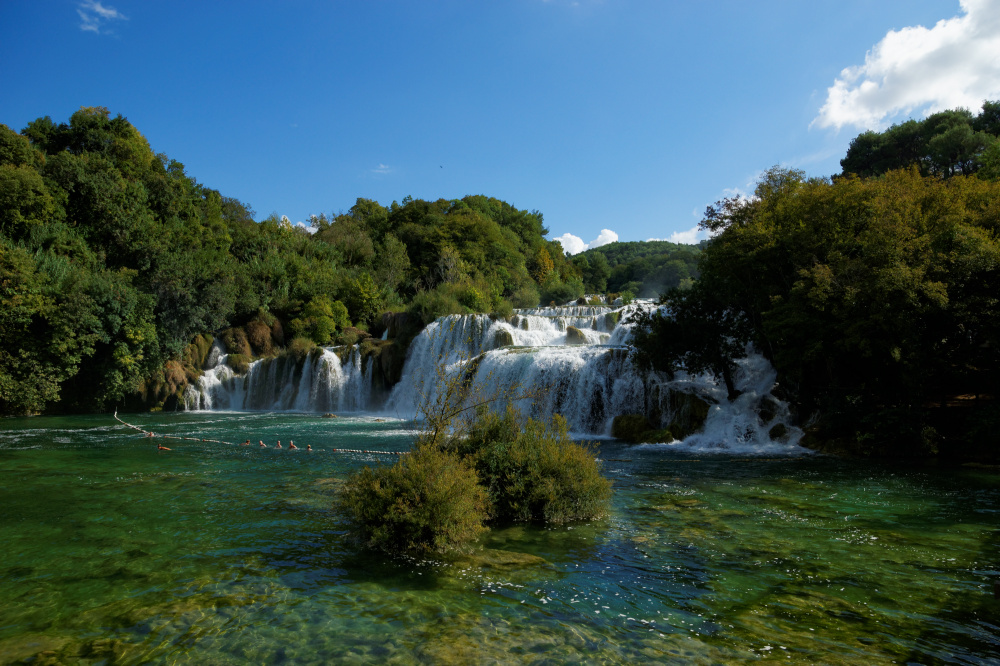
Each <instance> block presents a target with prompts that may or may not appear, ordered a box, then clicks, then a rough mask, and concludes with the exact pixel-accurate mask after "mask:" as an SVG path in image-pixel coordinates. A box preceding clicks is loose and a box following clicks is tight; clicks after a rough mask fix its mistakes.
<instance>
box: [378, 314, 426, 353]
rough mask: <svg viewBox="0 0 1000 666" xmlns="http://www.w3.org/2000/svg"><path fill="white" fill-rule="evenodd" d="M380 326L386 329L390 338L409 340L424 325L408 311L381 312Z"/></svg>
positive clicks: (407, 342)
mask: <svg viewBox="0 0 1000 666" xmlns="http://www.w3.org/2000/svg"><path fill="white" fill-rule="evenodd" d="M382 326H383V327H384V328H385V329H386V330H387V331H388V335H387V336H386V337H387V338H389V339H390V340H403V341H405V344H407V345H408V344H409V343H410V340H411V339H412V338H413V337H414V336H416V334H417V333H419V332H420V329H422V328H423V327H424V324H423V322H422V321H420V317H418V316H417V315H415V314H412V313H410V312H385V313H383V314H382Z"/></svg>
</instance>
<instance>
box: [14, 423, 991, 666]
mask: <svg viewBox="0 0 1000 666" xmlns="http://www.w3.org/2000/svg"><path fill="white" fill-rule="evenodd" d="M123 418H124V419H125V420H126V421H129V422H130V423H135V424H136V425H140V426H142V427H145V428H147V429H150V430H154V431H156V432H158V433H166V434H176V435H184V436H194V437H204V438H210V439H220V440H226V441H243V440H245V439H247V438H250V439H251V441H252V442H253V444H254V445H253V446H251V447H240V446H227V445H219V444H211V443H202V442H173V443H167V446H170V447H171V448H172V449H173V450H172V451H169V452H167V451H164V452H158V451H157V450H156V447H155V444H154V443H153V440H149V439H144V438H142V437H139V436H137V435H136V433H135V432H133V431H129V430H128V429H127V428H124V427H122V426H120V425H118V424H117V423H115V422H114V420H113V419H112V418H111V416H110V415H105V416H82V417H37V418H30V419H4V420H2V421H0V506H2V511H0V544H2V545H0V554H2V557H0V663H17V662H21V661H25V662H29V663H67V662H69V663H137V662H151V663H166V662H171V663H174V662H182V663H188V662H195V663H213V664H226V663H244V662H254V663H268V664H270V663H304V664H309V663H329V662H356V663H388V664H409V663H498V662H518V663H572V662H584V663H636V662H649V663H685V664H687V663H695V664H698V663H705V664H709V663H712V664H714V663H743V662H748V661H755V660H760V661H781V662H785V663H810V664H813V663H824V664H837V663H844V664H857V663H865V664H882V663H941V662H949V663H969V664H973V663H996V661H997V660H1000V628H998V624H997V623H998V618H1000V600H997V599H995V598H994V594H993V587H994V582H995V581H997V580H1000V550H998V545H1000V473H998V472H1000V470H997V469H995V468H957V469H948V470H944V469H928V468H920V469H901V468H899V467H890V466H886V465H881V464H876V463H871V462H858V461H844V460H838V459H833V458H828V457H822V456H813V455H803V456H798V457H794V456H784V457H765V456H760V457H754V456H748V455H743V454H741V455H739V456H733V455H726V454H724V453H718V454H706V453H704V452H692V451H691V450H686V449H685V448H684V447H682V446H674V447H670V446H664V445H646V446H630V445H626V444H623V443H621V442H618V441H615V440H602V441H600V442H598V451H599V456H600V458H601V459H602V460H603V461H604V463H603V464H604V469H605V473H606V474H607V475H608V476H610V477H611V478H612V479H613V480H614V500H613V502H614V504H613V510H612V512H611V515H610V516H609V517H608V518H607V519H605V520H601V521H596V522H592V523H585V524H574V525H569V526H560V527H554V528H545V527H526V526H517V527H509V528H505V529H499V530H494V531H493V532H491V533H490V534H489V535H488V536H487V537H485V538H484V539H483V540H482V541H481V542H479V543H478V544H477V546H476V548H475V550H474V551H473V552H472V553H471V554H469V555H465V556H461V557H457V556H456V557H451V558H447V559H445V558H442V559H441V560H434V561H416V560H408V559H396V560H394V559H388V558H384V557H379V556H373V555H372V554H370V553H363V552H358V551H356V550H355V549H353V548H352V547H351V546H350V544H349V543H348V542H347V541H346V539H345V536H344V530H345V528H344V525H343V523H342V522H341V520H340V518H339V517H338V516H337V515H336V513H335V512H334V510H333V508H332V499H333V496H334V494H335V493H336V490H337V488H338V486H339V484H340V483H341V482H342V481H343V479H344V478H345V476H346V475H347V474H348V473H349V472H351V471H352V470H355V469H357V468H359V467H360V466H362V465H364V464H371V463H374V462H376V461H378V460H383V461H385V462H387V463H391V462H393V461H394V458H389V457H387V456H377V455H369V454H357V453H350V454H346V453H338V454H334V453H332V452H330V451H329V449H331V448H333V447H337V448H352V449H378V450H395V451H398V450H406V449H408V448H409V447H410V445H411V443H412V440H413V432H412V430H410V427H409V424H408V423H406V422H403V421H399V420H391V419H390V420H385V421H381V420H376V418H375V417H372V416H344V417H341V418H336V419H323V418H320V417H319V416H318V415H316V414H289V413H270V414H268V413H253V414H247V413H176V414H141V415H130V416H123ZM260 439H262V440H264V441H265V442H266V443H267V444H268V445H269V447H271V448H267V449H261V448H258V446H257V441H258V440H260ZM278 439H281V440H282V441H283V442H286V440H288V439H293V440H295V442H296V444H297V445H298V446H300V447H303V449H304V447H305V445H306V444H312V445H313V447H314V448H317V449H324V450H318V451H314V452H312V453H308V452H306V451H304V450H298V451H289V450H288V449H287V448H285V449H282V450H275V449H274V448H273V446H274V443H275V441H276V440H278ZM157 441H162V440H157Z"/></svg>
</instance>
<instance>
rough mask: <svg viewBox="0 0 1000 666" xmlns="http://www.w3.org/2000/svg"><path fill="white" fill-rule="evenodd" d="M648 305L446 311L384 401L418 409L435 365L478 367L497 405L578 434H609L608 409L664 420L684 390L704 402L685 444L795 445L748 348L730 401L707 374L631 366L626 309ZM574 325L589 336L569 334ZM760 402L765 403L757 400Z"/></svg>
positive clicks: (448, 369)
mask: <svg viewBox="0 0 1000 666" xmlns="http://www.w3.org/2000/svg"><path fill="white" fill-rule="evenodd" d="M654 307H655V305H653V304H652V303H651V302H637V303H634V304H632V305H629V306H625V307H618V308H611V307H590V306H588V307H578V306H570V307H555V308H535V309H531V310H519V311H518V312H517V314H516V315H515V316H514V317H512V318H511V319H510V320H509V321H505V320H502V319H492V318H490V317H489V316H487V315H466V316H459V315H451V316H448V317H442V318H441V319H438V320H437V321H435V322H434V323H432V324H431V325H429V326H428V327H427V328H425V329H424V331H422V332H421V333H420V335H418V336H417V338H416V339H414V341H413V343H412V345H411V351H410V355H409V356H408V358H407V362H406V365H405V367H404V371H403V377H402V379H401V381H400V383H399V384H398V385H397V386H396V387H395V388H394V389H393V392H392V394H391V396H390V398H389V401H388V404H387V407H388V410H389V411H390V412H393V413H394V414H396V415H399V416H405V417H411V416H415V415H416V414H417V411H418V409H419V404H420V401H421V400H424V399H433V397H434V395H435V390H436V389H437V388H438V387H437V386H435V384H436V382H437V373H438V368H439V367H441V368H442V369H443V370H444V372H445V373H447V374H448V375H452V376H453V373H457V372H474V373H475V376H474V379H473V380H472V382H471V392H472V393H474V394H475V396H474V397H475V399H476V400H479V399H495V400H496V404H497V406H500V407H502V406H503V405H504V404H505V403H508V402H512V403H514V404H515V406H516V407H517V408H518V409H519V410H520V411H521V412H522V413H524V414H527V415H530V416H532V417H535V418H542V419H549V418H551V417H552V416H553V415H554V414H561V415H562V416H563V417H564V418H565V419H566V420H567V422H568V423H569V426H570V429H571V430H572V431H574V432H576V433H580V434H589V435H610V433H611V427H612V423H613V421H614V418H615V417H616V416H620V415H624V414H634V413H644V414H658V415H659V420H660V421H661V423H660V424H655V423H654V425H657V426H658V427H660V426H662V425H665V424H667V423H670V422H671V421H672V420H673V419H674V418H675V417H676V416H677V415H676V414H675V411H677V408H676V406H672V405H674V404H675V403H676V402H677V400H676V396H677V394H678V393H681V394H690V395H693V396H697V397H698V398H699V399H701V400H703V401H705V402H707V403H709V405H710V407H709V409H708V417H707V419H706V420H705V423H704V427H703V428H701V430H700V431H699V432H697V433H696V434H693V435H690V436H688V437H687V438H685V440H684V445H685V446H690V447H693V448H698V449H702V450H707V449H719V450H727V451H733V452H738V451H744V452H762V451H785V450H791V449H797V448H798V447H797V442H798V439H799V438H800V437H801V434H802V433H801V430H799V429H798V428H795V427H794V426H791V425H790V424H789V423H788V421H789V411H788V408H787V405H785V404H784V403H782V402H781V401H779V400H777V399H776V398H774V397H773V396H771V395H770V391H771V389H772V388H773V387H774V383H775V378H776V373H775V372H774V369H773V368H772V367H771V365H770V363H768V361H767V360H766V359H764V358H763V357H762V356H760V355H759V354H755V353H752V351H751V352H749V353H748V355H747V357H746V358H744V359H741V360H740V361H739V362H738V370H737V373H736V376H735V381H736V388H737V389H738V390H739V391H741V395H740V396H739V397H738V398H737V399H735V400H733V401H730V400H728V398H727V394H726V391H725V388H724V387H721V386H719V384H718V383H717V382H716V381H714V379H712V378H711V377H708V376H689V375H687V374H686V373H683V372H678V373H676V374H675V376H674V378H673V379H669V378H667V377H666V376H665V375H661V374H659V373H645V372H641V371H639V370H638V369H636V367H635V366H634V364H633V363H632V361H631V360H630V359H629V357H628V351H629V350H628V347H627V345H628V342H629V338H630V337H631V325H630V323H629V318H630V316H631V315H632V314H634V313H635V312H636V310H638V309H647V310H648V309H652V308H654ZM609 322H613V324H610V325H609ZM571 326H572V327H574V328H577V329H579V332H580V333H582V334H583V337H584V338H585V342H583V341H581V340H580V339H579V338H576V339H575V340H570V339H569V337H570V336H569V335H568V328H569V327H571ZM605 331H610V334H609V333H607V332H605ZM520 396H528V397H520ZM672 396H673V400H671V397H672ZM763 402H767V403H769V407H770V408H769V409H762V408H761V405H762V403H763ZM762 414H763V416H762ZM778 424H781V425H782V426H783V429H784V433H783V434H782V435H781V436H780V437H778V438H777V440H778V441H773V440H772V438H771V437H770V436H769V434H768V433H769V432H771V431H772V428H774V427H775V426H777V425H778Z"/></svg>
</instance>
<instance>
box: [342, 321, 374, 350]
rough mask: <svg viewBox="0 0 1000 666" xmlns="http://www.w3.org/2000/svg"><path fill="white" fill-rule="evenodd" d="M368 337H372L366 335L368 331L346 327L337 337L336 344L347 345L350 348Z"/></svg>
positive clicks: (368, 334)
mask: <svg viewBox="0 0 1000 666" xmlns="http://www.w3.org/2000/svg"><path fill="white" fill-rule="evenodd" d="M370 337H372V336H371V334H370V333H368V331H362V330H361V329H360V328H357V327H355V326H348V327H347V328H345V329H344V330H343V331H341V332H340V334H339V335H338V336H337V344H338V345H347V346H348V347H350V346H351V345H356V344H358V343H359V342H363V341H364V340H367V339H368V338H370Z"/></svg>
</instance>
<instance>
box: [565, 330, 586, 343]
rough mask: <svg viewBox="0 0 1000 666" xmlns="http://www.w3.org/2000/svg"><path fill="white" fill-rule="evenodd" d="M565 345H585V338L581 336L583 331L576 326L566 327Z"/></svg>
mask: <svg viewBox="0 0 1000 666" xmlns="http://www.w3.org/2000/svg"><path fill="white" fill-rule="evenodd" d="M566 344H568V345H585V344H587V336H586V335H584V334H583V331H581V330H580V329H578V328H577V327H576V326H567V327H566Z"/></svg>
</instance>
